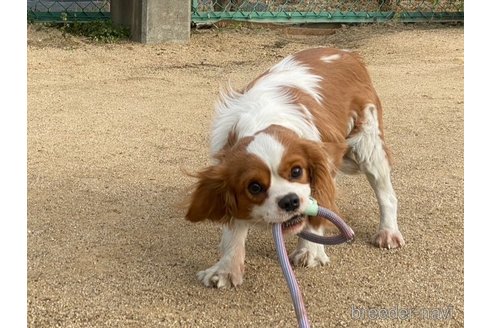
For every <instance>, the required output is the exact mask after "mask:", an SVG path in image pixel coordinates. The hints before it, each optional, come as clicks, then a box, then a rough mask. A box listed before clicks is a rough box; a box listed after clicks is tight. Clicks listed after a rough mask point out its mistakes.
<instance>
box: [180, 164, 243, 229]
mask: <svg viewBox="0 0 492 328" xmlns="http://www.w3.org/2000/svg"><path fill="white" fill-rule="evenodd" d="M196 177H197V178H198V182H197V183H196V184H195V186H194V191H193V193H192V194H191V197H190V200H189V205H188V211H187V213H186V219H187V220H189V221H191V222H198V221H202V220H205V219H209V220H212V221H220V222H228V221H229V220H230V219H231V216H232V215H231V212H233V211H234V209H235V208H236V200H235V197H234V194H233V193H232V191H231V189H230V186H229V183H228V175H227V168H226V166H225V165H223V164H221V163H219V164H216V165H212V166H209V167H208V168H206V169H204V170H203V171H201V172H199V173H198V174H197V175H196Z"/></svg>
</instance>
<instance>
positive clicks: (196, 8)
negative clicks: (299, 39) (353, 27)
mask: <svg viewBox="0 0 492 328" xmlns="http://www.w3.org/2000/svg"><path fill="white" fill-rule="evenodd" d="M192 20H193V21H194V22H195V23H200V22H203V23H213V22H217V21H220V20H236V21H252V22H277V23H365V22H379V21H388V20H396V21H401V22H429V21H440V22H443V21H447V22H449V21H452V22H457V21H464V0H351V1H349V0H270V1H268V0H263V1H251V0H193V6H192Z"/></svg>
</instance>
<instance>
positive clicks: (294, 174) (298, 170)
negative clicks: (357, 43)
mask: <svg viewBox="0 0 492 328" xmlns="http://www.w3.org/2000/svg"><path fill="white" fill-rule="evenodd" d="M290 176H291V178H293V179H299V178H300V177H301V176H302V167H300V166H294V167H293V168H292V170H290Z"/></svg>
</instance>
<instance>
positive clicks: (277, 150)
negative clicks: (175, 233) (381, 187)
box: [186, 125, 344, 233]
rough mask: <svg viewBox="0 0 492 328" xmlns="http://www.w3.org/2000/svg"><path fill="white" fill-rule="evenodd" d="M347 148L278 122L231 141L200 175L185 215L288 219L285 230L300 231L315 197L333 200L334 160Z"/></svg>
mask: <svg viewBox="0 0 492 328" xmlns="http://www.w3.org/2000/svg"><path fill="white" fill-rule="evenodd" d="M232 139H235V138H234V137H233V138H232ZM343 152H344V148H343V146H340V145H338V144H326V143H319V142H314V141H310V140H305V139H301V138H299V137H298V136H297V134H295V133H294V132H292V131H290V130H288V129H286V128H283V127H280V126H276V125H272V126H270V127H269V128H267V129H265V130H262V131H260V132H258V133H256V134H255V135H254V136H250V137H244V138H241V139H239V140H232V141H231V142H230V143H229V145H227V146H226V147H224V149H223V150H222V151H221V152H219V153H218V154H217V155H216V162H217V163H216V164H214V165H212V166H209V167H207V168H205V169H204V170H202V171H201V172H199V173H198V174H197V178H198V182H197V184H196V185H195V189H194V191H193V193H192V195H191V199H190V204H189V207H188V212H187V214H186V219H187V220H190V221H193V222H196V221H201V220H204V219H210V220H213V221H221V222H228V221H229V220H230V219H231V218H233V217H234V218H236V219H242V220H252V221H254V222H261V221H263V222H266V223H280V222H283V228H284V231H286V232H291V233H297V232H299V231H300V230H301V229H302V228H303V225H304V221H305V220H304V217H305V216H304V215H303V213H304V211H305V209H306V207H307V206H308V204H309V197H310V196H311V195H313V196H314V197H315V198H317V199H318V201H320V202H323V206H330V205H331V204H333V200H334V196H335V187H334V181H333V177H332V174H333V173H334V170H335V163H334V162H335V161H340V160H341V158H342V156H343Z"/></svg>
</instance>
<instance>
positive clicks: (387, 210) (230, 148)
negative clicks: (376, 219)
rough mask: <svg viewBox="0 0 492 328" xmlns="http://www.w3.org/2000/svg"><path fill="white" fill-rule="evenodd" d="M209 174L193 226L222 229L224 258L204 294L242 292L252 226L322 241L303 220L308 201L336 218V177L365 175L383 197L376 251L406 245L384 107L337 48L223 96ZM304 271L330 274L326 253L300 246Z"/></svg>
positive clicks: (357, 66) (197, 189)
mask: <svg viewBox="0 0 492 328" xmlns="http://www.w3.org/2000/svg"><path fill="white" fill-rule="evenodd" d="M211 154H212V164H211V165H210V166H209V167H207V168H205V169H203V170H202V171H200V172H198V173H197V174H196V177H197V179H198V181H197V183H196V185H195V186H194V189H193V192H192V194H191V196H190V199H189V204H188V208H187V214H186V219H187V220H189V221H192V222H198V221H202V220H205V219H209V220H212V221H216V222H220V223H222V224H223V232H222V240H221V242H220V250H221V258H220V260H219V261H218V262H217V263H216V264H215V265H213V266H212V267H210V268H208V269H206V270H204V271H200V272H199V273H198V278H199V280H200V281H201V282H202V283H203V284H204V285H205V286H207V287H217V288H222V287H236V286H239V285H241V283H242V282H243V274H244V258H245V242H246V237H247V234H248V229H249V227H250V226H251V225H252V224H258V223H263V224H273V223H282V228H283V232H284V233H285V234H297V233H299V232H300V231H301V230H308V231H310V232H312V233H316V234H319V235H323V233H324V231H325V229H326V228H327V225H329V223H327V221H326V220H324V219H322V218H319V217H306V216H305V215H304V210H305V208H306V206H307V205H308V203H309V202H308V200H309V197H311V196H312V197H314V198H315V199H316V200H317V201H318V203H319V204H320V205H322V206H323V207H326V208H329V209H331V210H332V211H335V212H337V207H336V205H335V190H336V187H335V175H336V174H337V173H338V172H343V173H348V174H353V173H358V172H362V173H364V174H365V175H366V177H367V179H368V180H369V183H370V185H371V187H372V189H373V190H374V192H375V194H376V198H377V201H378V204H379V209H380V223H379V228H378V231H377V233H376V234H375V235H374V237H373V240H372V242H373V243H374V244H375V245H376V246H378V247H382V248H396V247H401V246H403V245H404V240H403V237H402V235H401V233H400V231H399V229H398V224H397V218H396V217H397V198H396V195H395V192H394V190H393V186H392V184H391V178H390V155H389V152H388V148H387V146H386V143H385V142H384V133H383V121H382V107H381V102H380V100H379V97H378V96H377V94H376V91H375V90H374V87H373V85H372V82H371V79H370V77H369V74H368V72H367V69H366V68H365V66H364V64H363V63H362V60H361V59H360V57H359V56H358V55H356V54H354V53H352V52H350V51H346V50H337V49H331V48H315V49H308V50H304V51H301V52H298V53H296V54H293V55H290V56H288V57H286V58H285V59H283V60H282V61H280V62H279V63H278V64H276V65H275V66H273V67H272V68H270V69H269V70H268V71H266V72H264V73H263V74H261V75H260V76H258V77H257V78H256V79H255V80H254V81H252V82H251V83H250V84H248V85H247V86H246V87H245V88H244V89H243V90H240V91H235V90H231V89H228V90H225V91H223V92H222V93H221V97H220V100H219V102H218V104H217V106H216V115H215V119H214V122H213V126H212V131H211ZM289 258H290V260H291V262H292V263H293V264H294V265H297V266H307V267H315V266H318V265H325V264H327V263H328V262H329V258H328V256H327V255H326V253H325V249H324V246H323V245H320V244H315V243H312V242H310V241H307V240H304V239H301V238H299V240H298V243H297V247H296V249H295V250H294V251H293V252H292V253H291V254H290V255H289Z"/></svg>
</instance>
